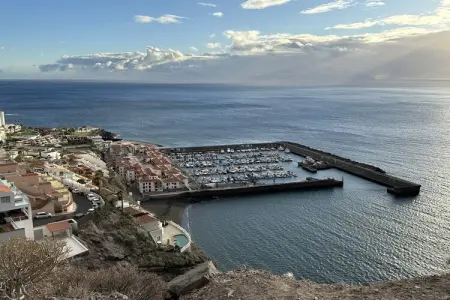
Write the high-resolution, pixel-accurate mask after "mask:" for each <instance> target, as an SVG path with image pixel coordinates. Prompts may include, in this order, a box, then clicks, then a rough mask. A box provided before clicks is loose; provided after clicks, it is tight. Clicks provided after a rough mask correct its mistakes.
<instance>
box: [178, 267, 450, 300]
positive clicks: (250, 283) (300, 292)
mask: <svg viewBox="0 0 450 300" xmlns="http://www.w3.org/2000/svg"><path fill="white" fill-rule="evenodd" d="M180 299H181V300H194V299H195V300H224V299H227V300H232V299H241V300H244V299H245V300H269V299H277V300H282V299H286V300H288V299H289V300H291V299H292V300H294V299H295V300H316V299H317V300H319V299H320V300H331V299H334V300H335V299H339V300H349V299H355V300H356V299H358V300H359V299H371V300H372V299H373V300H375V299H376V300H379V299H383V300H406V299H429V300H446V299H447V300H448V299H450V275H448V274H446V275H440V276H430V277H424V278H416V279H411V280H403V281H393V282H386V283H380V284H373V285H360V286H351V285H338V284H333V285H325V284H316V283H313V282H311V281H297V280H295V279H293V278H292V277H289V276H275V275H272V274H270V273H268V272H265V271H255V270H240V271H233V272H227V273H223V274H219V275H218V276H215V277H214V278H213V279H212V280H211V281H210V282H209V284H207V285H206V286H205V287H203V288H201V289H199V290H196V291H194V292H192V293H190V294H187V295H184V296H181V298H180Z"/></svg>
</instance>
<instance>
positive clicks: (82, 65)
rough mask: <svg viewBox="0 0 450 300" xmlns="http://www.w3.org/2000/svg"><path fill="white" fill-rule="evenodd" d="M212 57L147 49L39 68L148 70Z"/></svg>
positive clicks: (67, 60)
mask: <svg viewBox="0 0 450 300" xmlns="http://www.w3.org/2000/svg"><path fill="white" fill-rule="evenodd" d="M214 58H215V57H214V56H212V55H193V54H184V53H182V52H180V51H178V50H172V49H169V50H166V51H165V50H161V49H158V48H156V47H148V48H147V51H146V52H145V53H144V52H139V51H136V52H123V53H96V54H90V55H79V56H67V55H65V56H63V57H61V59H59V60H58V61H57V62H56V63H55V64H47V65H41V66H39V68H40V70H41V71H42V72H50V71H58V70H59V71H66V70H68V69H81V70H101V69H103V70H109V71H122V70H138V71H144V70H150V69H155V68H168V67H170V68H173V67H174V66H180V65H184V62H193V61H202V60H209V59H214Z"/></svg>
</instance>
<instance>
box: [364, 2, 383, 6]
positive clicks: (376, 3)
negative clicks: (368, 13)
mask: <svg viewBox="0 0 450 300" xmlns="http://www.w3.org/2000/svg"><path fill="white" fill-rule="evenodd" d="M383 5H386V3H384V2H383V1H367V2H366V6H367V7H377V6H383Z"/></svg>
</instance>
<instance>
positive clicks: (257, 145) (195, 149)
mask: <svg viewBox="0 0 450 300" xmlns="http://www.w3.org/2000/svg"><path fill="white" fill-rule="evenodd" d="M279 146H280V143H278V142H267V143H252V144H231V145H212V146H198V147H179V148H173V147H172V148H169V147H162V148H159V149H160V150H161V151H163V152H166V153H172V152H209V151H220V150H226V149H227V148H231V149H235V150H236V149H250V148H262V147H266V148H272V147H279Z"/></svg>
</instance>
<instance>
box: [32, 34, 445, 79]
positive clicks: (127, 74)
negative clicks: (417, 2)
mask: <svg viewBox="0 0 450 300" xmlns="http://www.w3.org/2000/svg"><path fill="white" fill-rule="evenodd" d="M223 35H224V36H225V38H226V39H227V40H228V41H229V43H228V44H227V45H220V44H219V43H209V44H207V45H206V47H207V48H209V49H211V50H216V49H220V52H207V53H202V54H197V53H199V52H197V51H196V50H198V49H197V48H195V47H194V48H191V51H193V52H194V53H196V54H188V53H183V52H181V51H178V50H171V49H169V50H162V49H158V48H156V47H148V48H147V49H146V51H145V52H139V51H136V52H124V53H98V54H91V55H81V56H63V57H62V58H61V59H59V60H58V61H57V62H55V63H52V64H46V65H41V66H39V69H40V70H41V71H42V72H43V73H47V74H51V73H53V72H57V73H59V74H77V76H81V75H80V74H83V77H89V78H90V77H92V76H94V77H95V76H98V77H99V78H105V77H108V78H110V77H112V76H114V78H126V79H132V78H134V79H136V80H144V81H150V82H214V83H239V84H242V83H249V84H298V85H322V84H327V85H329V84H352V83H355V82H356V83H358V82H380V81H392V80H410V79H433V78H450V65H448V64H443V63H442V62H443V61H448V57H450V32H448V31H441V32H435V33H433V32H431V33H430V31H428V30H426V29H423V28H417V27H404V28H397V29H392V30H387V31H384V32H380V33H375V34H360V35H349V36H337V35H322V36H318V35H310V34H287V33H275V34H262V33H261V32H259V31H235V30H227V31H225V32H224V33H223ZM224 51H225V52H224ZM105 74H106V75H105ZM108 74H109V75H108Z"/></svg>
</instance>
